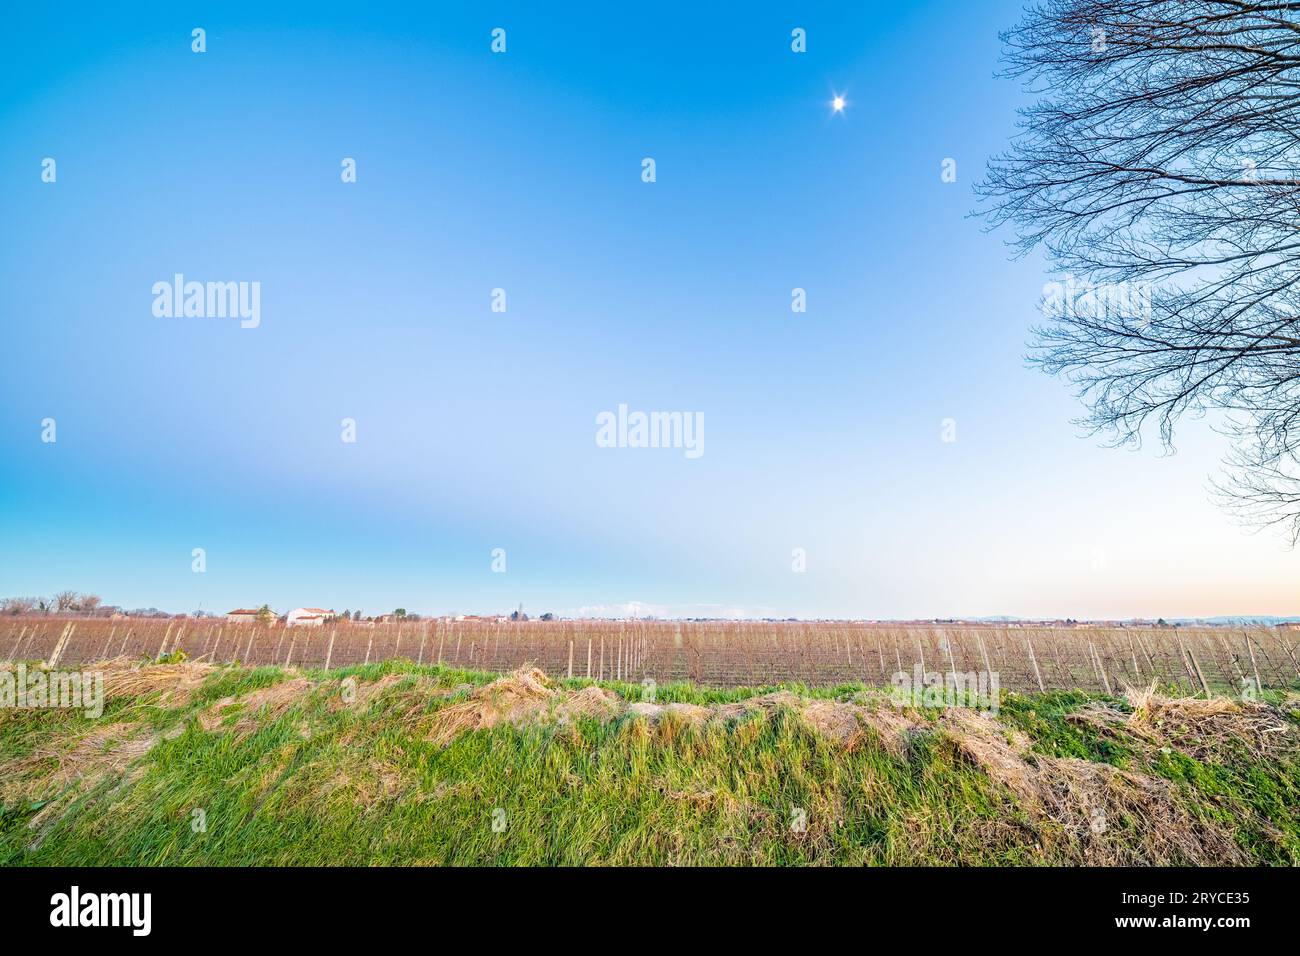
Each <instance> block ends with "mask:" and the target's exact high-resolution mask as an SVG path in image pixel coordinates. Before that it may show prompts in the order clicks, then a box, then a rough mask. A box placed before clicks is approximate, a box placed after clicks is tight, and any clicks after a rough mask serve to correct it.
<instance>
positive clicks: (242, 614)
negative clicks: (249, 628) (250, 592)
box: [226, 607, 257, 624]
mask: <svg viewBox="0 0 1300 956" xmlns="http://www.w3.org/2000/svg"><path fill="white" fill-rule="evenodd" d="M226 620H227V621H229V622H230V623H231V624H252V623H253V622H254V621H256V620H257V610H256V609H254V608H246V607H240V608H236V609H235V610H233V611H227V612H226Z"/></svg>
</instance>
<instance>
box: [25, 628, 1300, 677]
mask: <svg viewBox="0 0 1300 956" xmlns="http://www.w3.org/2000/svg"><path fill="white" fill-rule="evenodd" d="M1297 643H1300V632H1296V631H1291V632H1287V631H1282V630H1278V629H1275V628H1255V629H1250V630H1245V629H1235V630H1234V629H1225V628H1213V629H1211V628H1204V629H1194V628H1163V629H1153V628H1116V629H1099V628H1048V627H1024V628H1011V627H972V626H954V627H943V626H914V625H875V624H852V623H763V622H743V623H741V622H737V623H723V622H701V623H694V622H690V623H687V622H683V623H676V622H660V621H626V622H624V621H556V622H540V621H529V622H525V623H493V622H482V621H420V622H412V623H405V624H401V623H392V624H383V625H378V626H365V625H361V624H340V625H337V626H326V627H323V628H289V629H286V628H284V627H282V626H271V627H262V626H257V625H252V624H238V625H232V624H228V623H224V622H216V621H207V620H204V619H174V620H167V619H127V620H116V621H113V620H106V619H86V618H82V619H73V618H68V619H59V618H52V617H35V618H14V619H12V620H8V621H5V622H4V623H3V624H0V660H6V659H8V660H19V659H26V660H44V661H49V660H51V659H54V660H56V662H58V663H61V664H63V665H67V666H73V665H76V664H80V663H82V662H85V661H92V660H103V659H107V658H111V657H122V656H125V657H132V658H140V657H147V658H150V659H153V658H157V657H159V656H161V655H163V654H167V653H172V652H175V651H177V650H183V651H184V652H185V653H186V654H187V655H188V656H189V657H190V658H198V659H203V660H207V661H212V662H219V663H220V662H224V663H230V662H234V661H238V662H241V663H243V664H246V665H265V664H279V665H282V666H297V667H321V668H326V669H329V668H336V667H346V666H350V665H353V664H368V663H374V662H378V661H386V660H407V661H412V662H415V663H417V664H426V663H433V664H446V665H451V666H454V667H463V668H469V669H477V670H485V671H497V672H502V671H508V670H512V669H514V668H516V667H521V666H523V665H525V664H530V665H535V666H537V667H539V668H540V669H542V670H543V671H545V672H546V673H547V674H549V675H550V676H552V677H565V678H568V677H583V678H591V679H594V680H623V681H632V682H640V681H644V680H653V681H655V682H657V683H660V684H664V683H672V682H675V681H690V682H692V683H694V684H696V685H699V686H711V687H731V686H737V685H755V684H773V683H778V682H788V683H800V684H805V685H807V686H810V687H826V686H834V685H836V684H842V683H847V682H853V681H857V682H861V683H864V684H875V685H881V684H888V683H889V682H890V680H891V679H892V677H893V675H894V674H896V673H898V672H900V671H903V672H907V673H909V674H911V673H913V671H914V669H915V668H917V667H919V668H920V669H921V671H922V672H931V673H940V674H948V673H951V672H953V671H955V672H957V673H974V672H985V673H995V674H997V676H998V679H999V684H1000V686H1001V688H1002V689H1005V690H1018V691H1026V692H1027V691H1040V692H1041V691H1047V690H1090V691H1099V692H1104V693H1112V692H1118V691H1120V690H1122V688H1123V687H1124V686H1125V685H1132V686H1144V685H1147V684H1149V683H1150V682H1152V681H1153V680H1154V681H1157V682H1158V683H1159V684H1160V685H1161V686H1162V687H1167V688H1169V689H1174V690H1177V691H1178V692H1180V693H1186V694H1195V693H1201V694H1204V693H1206V692H1207V691H1210V692H1215V693H1229V694H1239V693H1241V692H1242V690H1243V688H1244V687H1246V686H1247V685H1246V684H1244V683H1243V682H1245V681H1249V682H1251V684H1253V687H1254V688H1255V689H1257V690H1258V689H1262V688H1267V687H1278V688H1281V687H1288V686H1290V685H1291V684H1292V683H1294V682H1295V681H1297V680H1300V664H1297V655H1296V646H1295V645H1296V644H1297Z"/></svg>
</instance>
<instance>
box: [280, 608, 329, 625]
mask: <svg viewBox="0 0 1300 956" xmlns="http://www.w3.org/2000/svg"><path fill="white" fill-rule="evenodd" d="M333 616H334V612H333V611H327V610H325V609H324V608H320V607H296V608H294V609H293V610H292V611H290V612H289V613H288V614H286V615H285V616H284V626H285V627H320V626H321V625H322V624H324V623H325V621H326V620H327V619H328V618H331V617H333Z"/></svg>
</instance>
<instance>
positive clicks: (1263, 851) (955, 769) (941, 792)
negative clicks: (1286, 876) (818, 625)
mask: <svg viewBox="0 0 1300 956" xmlns="http://www.w3.org/2000/svg"><path fill="white" fill-rule="evenodd" d="M291 676H292V677H300V676H306V677H307V678H309V679H310V680H312V681H313V682H317V686H316V687H315V688H314V689H313V690H312V691H311V692H310V693H309V694H306V695H304V696H300V697H297V698H295V699H294V701H293V702H292V706H289V707H288V708H287V709H285V710H284V711H283V712H282V713H279V714H278V715H272V714H270V713H267V712H259V711H258V709H257V708H256V707H249V706H247V705H246V704H242V703H241V702H240V698H241V697H244V696H245V695H248V694H250V693H253V692H259V691H266V690H267V689H268V688H273V687H274V686H275V685H277V684H279V683H281V682H283V681H284V680H286V679H287V678H289V677H291ZM346 677H351V678H353V679H354V680H355V681H356V684H357V686H359V687H365V686H366V685H367V684H370V683H372V682H375V681H378V680H380V679H381V678H393V677H396V678H397V679H396V680H395V681H394V682H393V683H392V685H391V686H389V687H387V688H386V689H385V690H384V691H383V692H382V693H380V694H378V695H376V696H374V698H373V699H371V700H370V701H369V702H368V704H367V705H366V706H365V707H361V708H357V707H348V706H343V704H342V701H341V696H340V695H341V694H342V693H343V691H342V690H341V687H340V683H339V681H340V679H342V678H346ZM494 677H495V675H490V674H483V673H477V672H472V671H464V670H455V669H452V668H443V667H436V666H417V665H415V664H411V663H407V662H389V663H382V664H370V665H366V666H360V667H349V668H345V669H342V670H336V671H332V672H330V673H328V674H326V673H325V672H321V671H306V672H302V673H301V674H299V673H294V674H292V675H288V674H286V673H285V672H284V671H282V670H280V669H279V668H274V667H263V668H256V669H244V668H237V667H232V668H222V669H218V670H215V671H214V672H213V673H212V674H211V675H210V676H209V678H208V679H207V681H206V683H205V684H204V685H203V686H202V687H201V688H200V689H199V690H197V691H196V692H195V693H193V694H192V695H191V696H190V698H189V699H188V701H186V702H185V703H183V704H174V705H166V704H164V703H162V702H161V701H160V700H159V699H158V697H157V695H156V694H154V695H150V696H146V697H144V698H140V699H113V700H110V701H109V703H108V706H107V707H106V710H105V714H104V716H103V717H102V718H100V719H99V720H97V721H92V720H88V719H87V718H85V717H84V716H82V715H81V714H80V712H71V711H49V710H46V711H39V712H31V711H9V712H5V713H3V714H0V767H2V768H3V770H4V776H3V784H2V785H0V864H4V865H73V866H77V865H92V864H98V865H103V864H109V865H155V864H159V865H161V864H171V865H175V864H180V865H230V866H238V865H248V864H267V865H313V864H326V865H370V864H392V865H405V864H439V865H465V864H470V865H488V866H495V865H569V864H575V865H576V864H587V865H590V864H638V865H655V866H660V865H675V864H688V865H689V864H707V865H736V864H764V865H767V864H771V865H802V864H849V865H862V864H868V865H898V864H912V865H916V864H919V865H948V864H957V865H1023V864H1058V865H1059V864H1070V863H1077V862H1080V861H1081V860H1085V859H1087V853H1086V852H1085V851H1086V846H1087V844H1088V841H1089V840H1098V839H1104V840H1109V841H1116V843H1117V844H1121V843H1122V844H1123V845H1122V846H1119V845H1117V847H1116V848H1114V849H1115V852H1116V853H1118V854H1119V855H1120V856H1122V857H1125V858H1126V859H1136V860H1140V859H1141V854H1142V852H1143V849H1142V847H1143V846H1144V844H1143V842H1142V841H1143V838H1144V834H1143V833H1142V832H1140V829H1141V826H1142V825H1143V824H1142V822H1141V820H1140V819H1139V818H1137V817H1134V818H1133V819H1129V818H1127V817H1125V818H1122V819H1121V818H1116V819H1115V820H1114V821H1113V823H1114V825H1113V826H1112V827H1111V828H1110V829H1109V830H1108V831H1107V834H1106V835H1105V836H1104V837H1095V836H1091V835H1089V834H1088V833H1086V832H1075V830H1074V829H1071V826H1070V825H1069V824H1068V823H1063V824H1061V825H1059V826H1057V825H1055V824H1054V823H1053V821H1051V820H1046V821H1045V820H1044V819H1043V817H1042V815H1041V814H1037V815H1036V812H1035V810H1034V808H1033V807H1031V806H1029V805H1027V804H1026V803H1025V801H1024V800H1023V799H1022V798H1020V797H1018V796H1017V795H1016V794H1015V793H1014V792H1013V791H1012V790H1011V789H1009V788H1008V787H1007V786H1006V785H1005V784H1004V783H1002V782H999V781H998V780H997V779H996V778H995V777H993V776H990V775H989V773H988V772H987V771H986V769H985V768H984V767H981V766H980V765H979V764H978V763H977V762H974V761H972V760H971V759H970V756H969V754H968V753H967V752H965V751H964V750H963V748H962V747H961V746H959V744H958V741H957V740H955V739H954V738H953V736H952V735H951V733H949V732H945V731H942V730H940V729H938V728H937V726H936V727H935V729H933V730H930V729H928V728H926V727H922V728H921V729H920V730H918V731H917V732H915V733H913V734H911V735H910V736H909V737H908V738H907V740H906V741H905V745H903V746H900V745H899V744H898V742H897V741H894V742H892V743H891V742H890V741H888V740H886V739H884V738H883V737H881V736H880V735H879V734H877V733H875V732H867V733H866V734H865V735H864V736H863V738H862V739H861V740H857V741H855V742H854V743H853V744H852V745H851V746H846V745H845V744H844V743H843V742H839V741H836V740H834V739H831V738H828V737H826V736H823V735H821V734H819V733H817V732H815V731H814V730H813V729H812V728H811V727H809V726H808V725H807V724H806V723H805V722H804V721H802V720H801V719H800V718H799V717H798V715H797V714H795V713H794V712H792V711H789V710H787V709H781V708H778V709H775V710H771V711H761V712H753V713H749V714H747V715H746V716H744V717H742V718H740V719H738V720H734V721H726V722H724V721H711V722H709V723H706V724H704V725H702V726H688V725H686V724H685V723H683V722H681V721H677V720H672V719H667V720H661V721H659V722H653V721H648V720H646V719H644V718H633V717H629V716H623V717H619V718H617V719H615V720H612V721H608V722H600V721H596V720H588V719H584V720H579V721H577V722H576V723H570V724H563V725H556V724H545V725H539V724H529V725H526V726H521V727H513V726H509V725H502V726H497V727H494V728H492V729H488V730H480V731H474V732H470V733H464V734H461V735H459V736H456V737H455V738H454V739H453V740H452V741H451V742H450V743H449V744H447V745H446V746H441V745H439V744H437V743H434V742H433V741H431V740H430V739H429V735H428V733H427V732H426V731H427V728H428V724H429V721H430V720H431V719H433V718H434V717H435V716H436V712H437V711H438V710H439V709H441V708H443V707H446V706H449V705H451V704H455V703H457V702H460V701H463V700H465V699H467V697H468V695H469V693H470V690H471V689H472V688H476V687H480V686H482V685H484V684H486V683H488V682H490V681H491V680H493V679H494ZM557 683H558V686H561V687H567V688H569V689H579V688H581V687H584V686H587V685H589V684H592V683H594V682H592V681H586V680H573V681H560V682H557ZM417 685H418V686H417ZM601 686H604V687H607V688H609V689H611V690H613V691H615V693H617V694H619V695H620V696H621V697H622V698H624V699H626V700H629V701H632V700H638V699H640V697H641V694H642V689H641V687H640V685H631V684H621V685H620V684H609V683H607V684H602V685H601ZM435 687H436V688H442V689H445V690H447V691H452V693H450V694H448V695H445V696H439V695H437V694H433V693H430V692H429V691H430V689H431V688H435ZM774 689H776V688H756V689H744V688H734V689H723V690H718V689H701V688H696V687H693V686H691V685H689V684H673V685H667V686H661V687H659V688H657V691H656V698H657V700H658V701H659V702H661V703H664V702H673V701H676V702H682V703H692V704H702V705H709V704H719V703H729V702H735V701H741V700H745V699H746V698H749V697H753V696H756V695H757V694H760V693H765V692H767V691H770V690H774ZM783 689H786V690H790V689H792V688H789V687H786V688H783ZM796 690H797V692H799V693H800V694H802V695H803V696H807V697H815V698H820V699H827V700H846V699H849V698H852V697H854V696H855V695H857V696H861V695H863V694H864V693H870V691H869V689H868V688H864V687H861V686H844V687H838V688H829V689H816V690H809V689H807V688H798V689H796ZM227 698H234V701H233V702H232V703H230V704H228V705H225V706H221V705H220V704H219V702H221V701H224V700H225V699H227ZM1099 701H1101V702H1105V703H1108V704H1109V705H1111V706H1113V707H1120V708H1122V706H1123V705H1122V704H1121V703H1120V702H1117V701H1115V700H1113V699H1109V698H1103V697H1099V696H1097V695H1089V694H1082V693H1073V694H1065V693H1053V694H1046V695H1041V696H1032V697H1030V696H1023V695H1015V694H1006V695H1004V697H1003V699H1002V703H1001V711H1000V715H999V721H1000V724H1001V725H1002V726H1003V727H1005V728H1006V729H1007V730H1008V731H1019V732H1023V733H1024V734H1025V735H1027V736H1028V738H1029V739H1030V740H1031V741H1032V744H1033V752H1034V753H1035V754H1040V755H1042V756H1043V757H1045V758H1075V759H1078V760H1082V761H1088V762H1090V763H1096V764H1107V765H1110V766H1114V767H1118V768H1121V769H1126V770H1131V771H1135V772H1136V771H1140V772H1142V773H1146V774H1150V775H1152V776H1156V777H1159V778H1161V779H1164V780H1168V781H1170V782H1171V783H1172V784H1173V788H1174V791H1175V793H1176V799H1177V801H1178V802H1179V805H1180V806H1181V807H1183V808H1184V809H1186V810H1187V812H1188V814H1189V815H1190V818H1191V819H1194V820H1197V821H1207V822H1208V824H1210V825H1214V826H1217V827H1220V828H1222V829H1223V830H1224V831H1225V832H1227V833H1230V834H1231V837H1232V840H1233V841H1234V842H1235V845H1236V846H1237V847H1239V848H1240V849H1241V850H1242V852H1243V853H1244V854H1245V857H1246V859H1247V860H1248V861H1250V862H1256V863H1270V864H1295V863H1297V862H1300V759H1298V758H1297V755H1296V753H1295V751H1294V750H1291V751H1290V752H1288V753H1287V754H1286V755H1285V756H1283V757H1277V758H1275V759H1270V760H1268V761H1262V762H1261V761H1259V760H1257V759H1254V758H1253V757H1252V756H1251V755H1250V754H1249V753H1248V752H1247V751H1246V750H1244V749H1242V750H1240V751H1233V750H1232V749H1231V748H1228V749H1227V750H1225V751H1222V752H1220V753H1217V754H1216V759H1215V760H1213V761H1210V760H1198V759H1195V758H1193V757H1192V756H1190V755H1188V754H1186V753H1183V752H1181V751H1179V750H1177V749H1170V751H1169V752H1168V753H1164V752H1160V751H1156V752H1154V753H1152V752H1151V748H1150V747H1145V748H1144V746H1143V744H1142V742H1141V741H1140V740H1138V739H1137V738H1131V739H1125V737H1124V735H1123V733H1122V732H1121V733H1118V734H1115V733H1111V734H1105V735H1101V734H1099V733H1098V732H1096V731H1095V729H1092V728H1090V727H1089V725H1088V724H1086V723H1080V722H1075V721H1071V720H1070V719H1069V716H1070V714H1072V713H1074V712H1076V711H1078V710H1079V709H1080V708H1083V707H1086V706H1088V705H1090V704H1094V703H1096V702H1099ZM201 713H202V714H208V715H212V714H213V713H216V715H217V719H218V723H217V724H216V726H213V727H212V728H211V729H206V730H205V729H204V727H203V726H202V724H201V723H200V720H199V715H200V714H201ZM922 716H923V718H924V719H925V720H930V721H931V722H933V721H934V716H935V715H932V714H926V715H922ZM1288 719H1289V720H1291V722H1292V724H1293V725H1294V724H1295V722H1296V720H1295V715H1294V714H1291V715H1290V717H1289V718H1288ZM209 723H211V721H209ZM113 724H116V725H127V726H128V727H129V728H132V732H134V733H136V734H138V735H143V736H150V735H153V736H156V737H157V738H158V742H157V743H156V745H155V746H153V747H152V749H150V750H149V751H148V752H147V754H145V755H144V756H142V757H140V758H138V759H137V760H136V761H134V762H132V763H129V764H127V765H124V766H117V765H113V766H112V767H111V768H109V769H107V770H105V769H104V768H102V767H98V766H97V767H96V768H95V772H93V773H92V772H88V773H86V774H84V775H83V776H82V777H81V778H80V779H79V780H76V781H74V782H71V783H68V784H66V785H64V786H56V785H55V781H54V773H55V771H56V770H57V768H58V767H59V765H60V757H59V756H58V755H59V754H66V753H68V752H71V750H72V748H73V747H74V746H75V741H76V740H77V739H78V738H79V737H81V736H82V735H85V734H87V733H91V732H94V731H99V730H101V729H102V728H103V727H104V726H105V725H113ZM241 726H243V727H244V729H239V728H240V727H241ZM1294 733H1296V728H1295V727H1294V726H1293V727H1292V728H1291V730H1290V731H1289V732H1288V734H1287V736H1288V737H1289V736H1291V735H1292V734H1294ZM47 753H49V754H53V755H52V756H47V757H42V756H41V755H42V754H47ZM110 754H111V745H105V753H104V754H103V755H105V756H107V755H110ZM110 763H111V761H110ZM199 810H201V811H202V818H203V821H204V823H205V825H206V826H205V828H198V827H196V825H195V824H196V822H197V820H198V815H197V814H196V813H195V811H199ZM801 819H802V820H804V821H806V826H805V827H802V828H801V827H800V826H799V825H798V824H799V822H800V820H801ZM494 821H495V822H496V827H495V828H494ZM1084 829H1085V830H1086V827H1085V828H1084ZM1125 841H1127V842H1125ZM1175 862H1178V860H1176V859H1175ZM1185 862H1192V861H1191V860H1188V861H1185ZM1239 862H1240V861H1239Z"/></svg>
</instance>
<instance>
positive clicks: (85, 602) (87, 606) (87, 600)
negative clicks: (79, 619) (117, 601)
mask: <svg viewBox="0 0 1300 956" xmlns="http://www.w3.org/2000/svg"><path fill="white" fill-rule="evenodd" d="M102 602H103V598H101V597H100V596H99V595H98V594H83V595H81V599H80V600H79V601H77V606H78V607H79V608H80V609H81V610H83V611H85V612H86V613H87V614H93V613H94V612H95V610H96V609H97V608H98V607H99V605H100V604H101V603H102Z"/></svg>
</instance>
